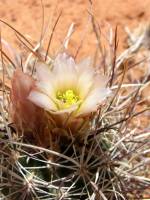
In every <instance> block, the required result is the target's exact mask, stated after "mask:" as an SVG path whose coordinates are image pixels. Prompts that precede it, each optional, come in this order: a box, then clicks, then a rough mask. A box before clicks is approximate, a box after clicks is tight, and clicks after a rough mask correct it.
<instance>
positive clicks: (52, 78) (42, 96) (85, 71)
mask: <svg viewBox="0 0 150 200" xmlns="http://www.w3.org/2000/svg"><path fill="white" fill-rule="evenodd" d="M36 73H37V82H36V87H35V88H34V89H33V90H32V91H31V92H30V94H29V96H28V99H29V100H30V101H31V102H33V103H34V104H35V105H37V106H39V107H41V108H43V109H45V110H46V111H48V112H49V113H50V114H51V115H52V116H57V117H58V116H61V121H65V120H66V119H67V118H66V117H69V116H70V118H71V119H77V118H79V117H82V116H87V115H89V114H91V113H93V112H95V111H96V110H97V108H98V106H99V105H100V104H101V103H102V101H103V100H104V99H105V98H106V97H107V96H108V95H109V94H110V90H109V89H108V88H106V83H107V79H106V78H105V77H104V76H102V75H99V74H96V73H95V70H94V68H93V67H92V66H91V62H90V60H89V59H85V60H83V61H81V62H80V63H79V64H76V63H75V60H74V59H73V58H72V57H70V56H69V55H67V54H66V53H62V54H58V55H57V57H56V58H55V60H54V62H53V65H52V68H51V69H50V67H49V66H48V65H46V64H43V63H41V64H40V63H39V64H37V66H36Z"/></svg>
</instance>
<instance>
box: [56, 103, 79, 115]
mask: <svg viewBox="0 0 150 200" xmlns="http://www.w3.org/2000/svg"><path fill="white" fill-rule="evenodd" d="M78 107H79V105H78V104H74V105H72V106H70V107H69V108H66V109H62V110H57V111H56V112H54V114H56V115H59V114H65V113H68V114H71V113H73V112H74V111H76V110H77V109H78Z"/></svg>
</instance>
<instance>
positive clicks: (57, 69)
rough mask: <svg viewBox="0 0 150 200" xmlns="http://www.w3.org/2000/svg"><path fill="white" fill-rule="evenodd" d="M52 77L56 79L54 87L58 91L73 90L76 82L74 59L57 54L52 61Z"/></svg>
mask: <svg viewBox="0 0 150 200" xmlns="http://www.w3.org/2000/svg"><path fill="white" fill-rule="evenodd" d="M52 71H53V75H54V76H55V77H56V85H59V89H60V90H61V89H62V90H66V89H70V88H72V89H73V88H74V87H75V85H76V81H77V72H76V67H75V62H74V59H73V58H72V57H70V56H68V55H67V54H65V53H63V54H58V56H57V57H56V59H55V61H54V68H53V70H52Z"/></svg>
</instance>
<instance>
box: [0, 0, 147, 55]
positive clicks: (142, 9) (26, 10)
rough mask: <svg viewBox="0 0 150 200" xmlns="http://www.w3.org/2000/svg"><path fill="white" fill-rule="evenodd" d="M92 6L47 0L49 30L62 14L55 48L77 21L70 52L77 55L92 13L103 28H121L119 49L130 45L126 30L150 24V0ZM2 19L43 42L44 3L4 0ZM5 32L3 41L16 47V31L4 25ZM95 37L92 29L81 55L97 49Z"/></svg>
mask: <svg viewBox="0 0 150 200" xmlns="http://www.w3.org/2000/svg"><path fill="white" fill-rule="evenodd" d="M91 3H92V5H91ZM91 3H90V0H89V1H88V0H72V1H71V0H60V1H59V0H43V5H44V21H45V27H46V26H48V24H49V25H50V26H51V25H52V24H54V22H55V21H56V19H57V17H58V15H59V14H60V12H62V13H61V17H60V19H59V22H58V24H57V27H56V29H55V34H54V38H53V42H52V47H53V48H52V49H56V47H58V46H59V45H60V44H61V42H62V40H63V38H64V37H65V35H66V33H67V30H68V28H69V26H70V24H71V23H72V22H74V23H75V30H76V31H75V33H74V34H73V36H72V40H71V43H70V49H71V51H72V52H73V53H74V52H75V50H76V48H77V46H78V44H79V42H80V40H81V38H82V37H84V34H83V32H84V31H86V27H87V26H88V23H89V13H92V14H93V15H94V16H95V19H96V20H97V22H98V23H99V25H100V27H101V28H103V26H104V24H105V26H106V24H107V23H108V24H110V25H111V26H112V27H115V26H117V27H118V39H119V48H118V49H119V50H121V49H122V48H124V47H125V45H126V41H125V38H126V33H125V31H124V27H125V26H128V27H129V28H134V27H136V26H138V24H139V23H145V22H148V21H149V18H150V1H149V0H144V1H142V0H126V1H124V0H92V2H91ZM91 7H92V8H91ZM0 19H3V20H5V21H6V22H8V23H9V24H11V25H12V26H13V27H15V28H16V29H17V30H19V31H20V32H21V33H23V34H24V35H28V36H30V37H31V38H32V40H34V41H39V38H40V35H41V29H42V21H43V9H42V3H41V0H13V1H12V0H0ZM108 26H109V25H108ZM1 30H2V37H3V38H5V39H6V40H7V41H8V42H11V43H13V44H16V43H17V40H16V37H15V35H14V32H13V31H10V29H9V28H7V27H6V26H5V25H3V24H1ZM48 31H49V30H48ZM48 31H47V32H48ZM92 34H93V33H92V31H91V30H88V34H87V35H88V36H87V37H86V42H85V45H84V48H83V49H82V51H81V55H84V54H88V51H89V47H90V49H91V48H95V46H94V44H93V43H94V42H93V40H94V38H93V36H92Z"/></svg>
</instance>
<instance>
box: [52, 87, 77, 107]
mask: <svg viewBox="0 0 150 200" xmlns="http://www.w3.org/2000/svg"><path fill="white" fill-rule="evenodd" d="M56 98H57V99H58V100H60V101H62V102H63V103H64V104H65V105H64V106H65V107H66V108H68V107H69V106H71V105H73V104H75V103H77V102H78V101H79V96H78V95H76V94H75V92H74V91H73V90H66V91H64V92H61V91H58V92H57V94H56Z"/></svg>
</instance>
